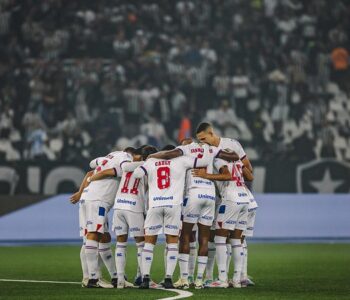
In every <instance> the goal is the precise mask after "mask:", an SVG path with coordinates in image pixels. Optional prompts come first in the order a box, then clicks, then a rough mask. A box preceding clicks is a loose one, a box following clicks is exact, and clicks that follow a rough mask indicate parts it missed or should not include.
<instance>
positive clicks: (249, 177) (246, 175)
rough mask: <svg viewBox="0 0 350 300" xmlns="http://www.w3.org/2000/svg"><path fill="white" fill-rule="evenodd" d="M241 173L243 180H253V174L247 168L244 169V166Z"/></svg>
mask: <svg viewBox="0 0 350 300" xmlns="http://www.w3.org/2000/svg"><path fill="white" fill-rule="evenodd" d="M242 171H243V177H244V180H246V181H252V180H253V179H254V175H253V173H252V172H251V171H250V170H249V169H248V168H246V167H245V166H243V169H242Z"/></svg>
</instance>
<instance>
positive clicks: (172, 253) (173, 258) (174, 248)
mask: <svg viewBox="0 0 350 300" xmlns="http://www.w3.org/2000/svg"><path fill="white" fill-rule="evenodd" d="M178 256H179V245H178V244H177V243H176V244H175V243H174V244H168V254H167V257H166V258H167V264H166V272H165V276H166V277H173V273H174V271H175V267H176V264H177V257H178Z"/></svg>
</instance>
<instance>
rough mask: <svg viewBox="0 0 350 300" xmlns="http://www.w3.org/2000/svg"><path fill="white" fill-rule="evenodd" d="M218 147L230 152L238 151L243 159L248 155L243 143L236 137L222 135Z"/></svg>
mask: <svg viewBox="0 0 350 300" xmlns="http://www.w3.org/2000/svg"><path fill="white" fill-rule="evenodd" d="M218 148H219V149H222V150H225V151H228V152H231V151H234V152H236V153H237V154H238V156H239V159H241V160H243V159H244V158H245V156H246V153H245V152H244V149H243V147H242V145H241V144H240V143H239V142H238V141H237V140H236V139H231V138H224V137H221V138H220V143H219V145H218Z"/></svg>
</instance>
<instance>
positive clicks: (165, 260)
mask: <svg viewBox="0 0 350 300" xmlns="http://www.w3.org/2000/svg"><path fill="white" fill-rule="evenodd" d="M167 256H168V244H167V243H165V248H164V257H163V259H164V270H166V267H167Z"/></svg>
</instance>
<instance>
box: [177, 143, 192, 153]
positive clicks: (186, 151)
mask: <svg viewBox="0 0 350 300" xmlns="http://www.w3.org/2000/svg"><path fill="white" fill-rule="evenodd" d="M176 149H179V150H180V151H181V152H182V155H189V148H188V147H187V145H185V146H177V147H176Z"/></svg>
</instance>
